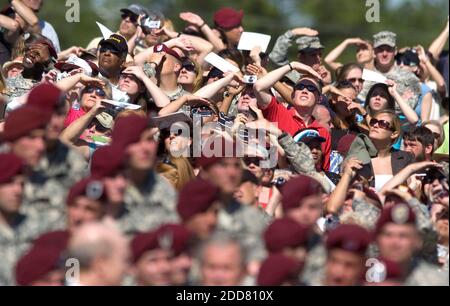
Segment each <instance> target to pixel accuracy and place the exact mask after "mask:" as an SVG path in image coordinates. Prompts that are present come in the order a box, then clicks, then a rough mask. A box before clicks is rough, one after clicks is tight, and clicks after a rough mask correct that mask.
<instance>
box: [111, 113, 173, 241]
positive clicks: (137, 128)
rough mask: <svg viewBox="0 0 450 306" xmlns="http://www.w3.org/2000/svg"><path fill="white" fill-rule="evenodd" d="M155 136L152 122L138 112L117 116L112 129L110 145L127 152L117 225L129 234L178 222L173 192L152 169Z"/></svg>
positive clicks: (155, 147) (155, 143)
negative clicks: (121, 212) (122, 207)
mask: <svg viewBox="0 0 450 306" xmlns="http://www.w3.org/2000/svg"><path fill="white" fill-rule="evenodd" d="M154 136H155V131H154V129H153V128H152V124H151V123H150V122H149V121H148V120H147V119H145V118H142V117H139V116H137V115H132V116H129V117H124V118H119V119H118V120H117V121H116V124H115V127H114V130H113V134H112V145H118V146H120V147H122V148H123V150H125V153H126V155H127V157H126V167H125V173H126V174H127V178H128V180H129V184H128V186H127V190H126V192H125V211H126V214H125V215H124V216H122V217H121V220H120V221H119V225H120V227H121V229H122V231H123V232H124V233H126V234H128V235H131V234H134V233H136V232H144V231H149V230H153V229H155V228H157V227H158V226H160V225H161V224H164V223H176V222H177V221H178V215H177V213H176V203H177V194H176V191H175V190H174V188H173V187H172V186H171V185H170V184H169V183H168V182H167V181H166V180H164V179H163V178H162V177H161V176H159V175H158V174H157V173H155V171H154V164H155V161H156V154H157V147H158V142H157V141H155V139H154Z"/></svg>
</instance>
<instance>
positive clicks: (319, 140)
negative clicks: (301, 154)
mask: <svg viewBox="0 0 450 306" xmlns="http://www.w3.org/2000/svg"><path fill="white" fill-rule="evenodd" d="M313 140H316V141H318V142H320V143H324V142H326V141H327V140H326V139H325V138H323V137H321V136H319V137H304V138H302V139H300V140H299V142H303V143H310V142H311V141H313Z"/></svg>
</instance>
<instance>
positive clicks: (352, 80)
mask: <svg viewBox="0 0 450 306" xmlns="http://www.w3.org/2000/svg"><path fill="white" fill-rule="evenodd" d="M347 81H349V82H350V83H356V82H359V83H364V79H361V78H350V79H347Z"/></svg>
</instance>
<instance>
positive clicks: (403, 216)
mask: <svg viewBox="0 0 450 306" xmlns="http://www.w3.org/2000/svg"><path fill="white" fill-rule="evenodd" d="M388 223H394V224H412V225H415V224H416V214H415V213H414V211H413V210H412V209H411V207H410V206H409V205H408V204H407V203H402V202H400V203H396V204H394V205H392V206H390V207H387V208H384V209H383V211H382V212H381V215H380V217H379V218H378V222H377V226H376V229H375V232H376V234H379V233H380V231H381V230H382V229H383V227H384V226H385V225H386V224H388Z"/></svg>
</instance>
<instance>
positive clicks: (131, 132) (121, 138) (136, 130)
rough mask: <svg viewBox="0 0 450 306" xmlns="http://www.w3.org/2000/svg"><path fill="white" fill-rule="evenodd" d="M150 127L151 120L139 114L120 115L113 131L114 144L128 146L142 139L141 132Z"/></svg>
mask: <svg viewBox="0 0 450 306" xmlns="http://www.w3.org/2000/svg"><path fill="white" fill-rule="evenodd" d="M148 127H149V120H148V119H147V118H143V117H141V116H138V115H131V116H127V117H120V118H118V119H117V120H116V121H115V124H114V129H113V131H112V144H117V145H119V146H121V147H123V148H126V147H127V146H129V145H130V144H133V143H136V142H138V141H139V140H140V139H141V134H142V133H143V132H144V131H145V130H146V129H147V128H148Z"/></svg>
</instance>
